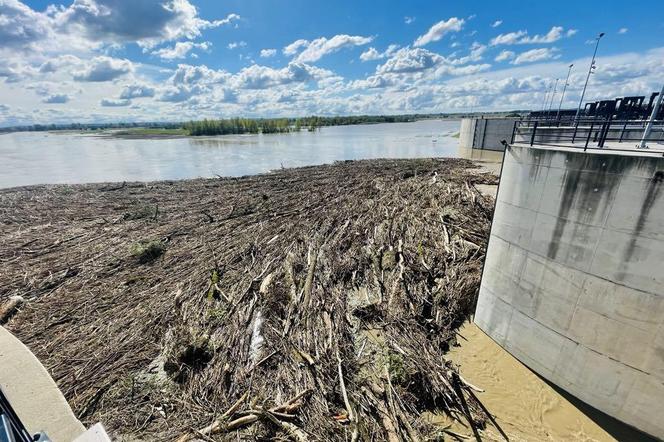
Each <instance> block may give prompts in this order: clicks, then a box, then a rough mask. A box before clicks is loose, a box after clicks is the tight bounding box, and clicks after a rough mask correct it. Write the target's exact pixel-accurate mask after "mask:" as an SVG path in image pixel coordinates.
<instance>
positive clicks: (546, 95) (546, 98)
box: [542, 86, 551, 116]
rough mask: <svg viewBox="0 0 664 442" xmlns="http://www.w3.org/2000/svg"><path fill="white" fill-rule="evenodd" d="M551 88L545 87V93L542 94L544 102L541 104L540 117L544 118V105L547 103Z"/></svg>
mask: <svg viewBox="0 0 664 442" xmlns="http://www.w3.org/2000/svg"><path fill="white" fill-rule="evenodd" d="M550 90H551V86H547V88H546V92H544V102H543V103H542V116H544V111H545V110H546V103H547V102H548V101H549V91H550Z"/></svg>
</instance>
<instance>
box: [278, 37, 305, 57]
mask: <svg viewBox="0 0 664 442" xmlns="http://www.w3.org/2000/svg"><path fill="white" fill-rule="evenodd" d="M308 44H309V40H305V39H303V38H301V39H299V40H295V41H294V42H293V43H291V44H289V45H288V46H286V47H284V49H283V53H284V55H288V56H290V55H295V54H297V53H298V52H299V50H300V49H301V48H303V47H305V46H306V45H308Z"/></svg>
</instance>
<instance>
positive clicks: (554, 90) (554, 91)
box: [546, 78, 560, 118]
mask: <svg viewBox="0 0 664 442" xmlns="http://www.w3.org/2000/svg"><path fill="white" fill-rule="evenodd" d="M559 80H560V79H559V78H556V83H555V84H554V85H553V92H552V93H551V101H550V102H549V110H548V111H546V116H547V118H549V117H551V108H552V107H553V97H555V96H556V89H558V81H559Z"/></svg>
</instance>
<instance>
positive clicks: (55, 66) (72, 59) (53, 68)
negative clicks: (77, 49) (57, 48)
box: [39, 54, 82, 74]
mask: <svg viewBox="0 0 664 442" xmlns="http://www.w3.org/2000/svg"><path fill="white" fill-rule="evenodd" d="M81 63H82V62H81V59H80V58H78V57H76V56H75V55H69V54H67V55H60V56H57V57H54V58H51V59H49V60H46V61H45V62H43V63H42V64H41V65H40V66H39V72H41V73H42V74H47V73H53V72H57V71H59V70H61V69H62V68H64V67H76V66H80V65H81Z"/></svg>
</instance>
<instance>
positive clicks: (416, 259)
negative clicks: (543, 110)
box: [0, 159, 496, 441]
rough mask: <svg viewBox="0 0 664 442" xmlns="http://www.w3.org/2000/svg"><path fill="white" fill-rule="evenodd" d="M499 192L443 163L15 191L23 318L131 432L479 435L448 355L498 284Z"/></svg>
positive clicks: (12, 272) (93, 412)
mask: <svg viewBox="0 0 664 442" xmlns="http://www.w3.org/2000/svg"><path fill="white" fill-rule="evenodd" d="M479 183H484V184H493V183H496V178H495V177H494V176H492V175H488V174H479V173H477V172H476V171H473V170H472V164H471V163H470V162H467V161H465V160H453V159H445V160H442V159H427V160H376V161H358V162H343V163H337V164H334V165H330V166H318V167H307V168H301V169H285V170H281V171H278V172H275V173H272V174H268V175H261V176H254V177H244V178H238V179H215V180H209V179H208V180H190V181H182V182H156V183H148V184H138V183H123V184H122V185H114V184H108V185H107V184H103V185H81V186H70V187H71V188H73V191H72V192H61V191H59V189H60V188H61V187H62V186H37V187H31V188H25V189H9V190H4V191H0V210H1V211H2V217H1V218H0V220H1V221H0V222H1V224H0V245H1V247H0V260H1V262H2V273H0V290H1V292H0V300H6V299H9V297H10V296H15V295H20V296H22V297H23V299H25V304H23V306H22V307H21V308H20V311H19V312H18V313H17V314H15V315H14V316H13V318H12V319H11V320H10V321H9V322H8V323H7V327H8V328H9V329H10V330H11V331H12V332H14V333H15V334H17V335H18V336H19V338H20V339H21V340H23V342H25V343H26V344H27V345H28V346H29V347H30V348H31V349H32V350H33V351H34V352H35V354H36V355H37V356H38V357H39V358H40V359H41V361H42V362H43V363H44V365H45V366H46V367H47V368H48V369H49V371H50V372H51V373H52V375H53V377H54V379H55V380H56V382H57V383H58V385H59V386H60V388H61V389H62V391H63V393H64V394H65V396H66V397H67V399H68V400H69V402H70V404H71V405H72V408H73V409H74V411H75V413H76V414H77V415H78V416H79V418H80V419H81V420H82V421H83V422H84V423H86V424H91V423H93V422H96V421H101V422H103V423H104V425H105V426H106V428H107V429H109V430H110V432H111V433H112V434H113V435H114V436H115V437H123V438H126V439H132V440H134V439H145V440H179V441H188V440H266V439H271V440H288V439H290V440H297V441H304V440H312V441H313V440H319V441H328V440H376V441H398V440H412V441H420V440H444V439H445V440H447V439H449V438H453V439H455V438H458V437H461V436H462V435H458V434H456V433H453V432H452V431H451V430H449V429H446V428H444V427H441V426H439V425H436V424H434V423H433V422H432V420H431V419H430V418H428V417H427V416H430V415H434V414H447V415H450V416H452V417H454V418H456V419H458V420H460V421H462V422H464V423H465V425H466V426H467V431H466V433H467V434H465V436H471V437H472V435H473V433H474V434H476V435H477V436H479V435H480V433H481V431H482V429H483V428H484V426H485V425H486V424H487V419H489V418H490V416H489V415H488V414H487V412H486V411H485V410H483V408H482V406H481V404H480V403H479V402H478V400H477V399H476V397H475V396H474V394H473V392H472V388H473V387H472V386H470V385H469V384H468V383H466V382H465V381H464V380H463V378H462V377H460V376H459V375H458V373H457V370H456V367H454V366H453V365H452V364H451V363H450V362H449V361H446V360H445V358H444V354H445V352H446V351H447V350H448V348H449V346H450V345H452V344H453V343H454V342H455V331H456V329H457V328H458V326H459V325H460V324H461V323H462V321H463V320H464V318H466V317H467V316H468V314H469V313H470V312H471V311H472V309H473V307H474V303H475V299H476V293H477V289H478V285H479V280H480V273H481V265H482V261H483V257H484V253H485V248H486V238H487V236H488V230H489V224H490V217H491V210H492V203H491V201H489V200H488V199H487V198H486V197H483V196H482V195H481V194H480V193H479V192H478V191H477V190H476V189H475V188H474V185H475V184H479ZM136 208H150V209H149V210H146V209H141V210H139V211H138V212H137V210H136ZM153 208H154V209H153ZM128 213H129V214H136V213H138V215H129V216H128V215H127V214H128ZM141 241H148V242H144V243H141ZM135 244H140V247H139V246H134V247H133V248H132V245H135ZM139 249H140V250H139Z"/></svg>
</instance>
